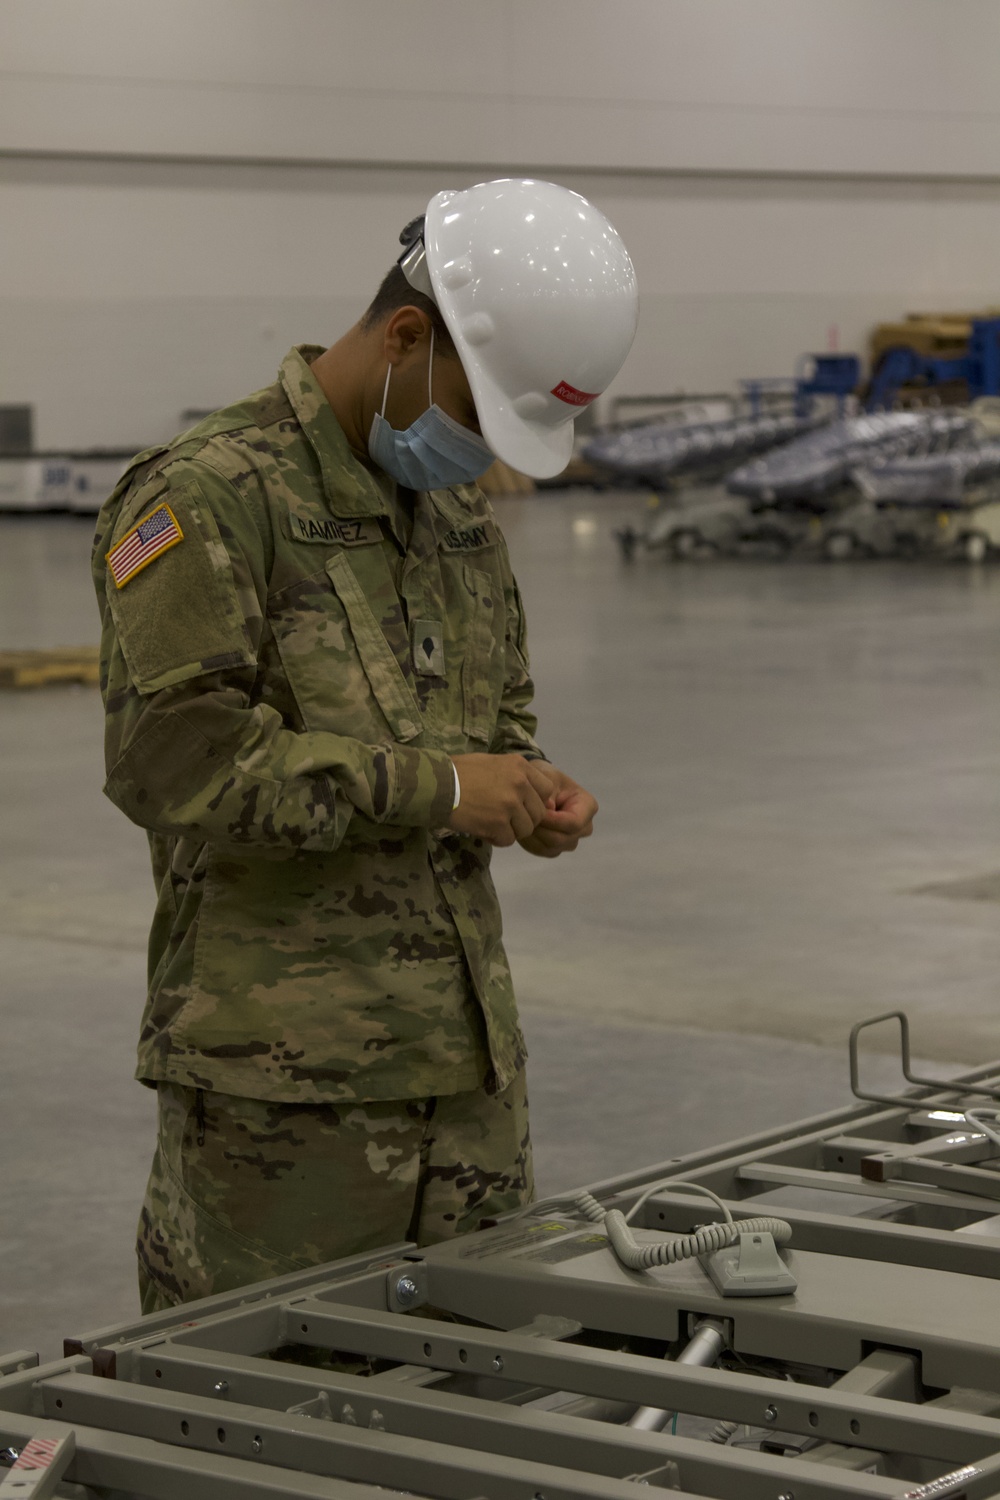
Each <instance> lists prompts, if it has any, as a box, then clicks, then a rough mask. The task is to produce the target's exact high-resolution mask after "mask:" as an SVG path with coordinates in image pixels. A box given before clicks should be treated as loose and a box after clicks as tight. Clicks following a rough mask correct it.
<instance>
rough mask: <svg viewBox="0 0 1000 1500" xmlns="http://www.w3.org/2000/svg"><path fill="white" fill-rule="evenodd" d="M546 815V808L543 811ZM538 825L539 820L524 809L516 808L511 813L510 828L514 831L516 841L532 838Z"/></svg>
mask: <svg viewBox="0 0 1000 1500" xmlns="http://www.w3.org/2000/svg"><path fill="white" fill-rule="evenodd" d="M542 812H543V813H544V808H543V809H542ZM537 824H538V819H537V818H535V817H533V816H532V815H531V813H529V812H527V811H526V810H525V809H524V808H523V807H516V808H515V809H514V811H513V812H512V813H511V818H510V826H511V828H512V829H513V830H514V838H515V839H526V838H530V837H531V835H532V834H533V833H534V831H535V828H536V826H537Z"/></svg>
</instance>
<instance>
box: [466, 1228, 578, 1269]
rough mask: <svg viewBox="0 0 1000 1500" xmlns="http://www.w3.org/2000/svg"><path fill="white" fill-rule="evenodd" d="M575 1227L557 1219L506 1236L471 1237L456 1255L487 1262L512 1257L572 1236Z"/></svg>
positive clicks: (486, 1235) (514, 1231) (512, 1231)
mask: <svg viewBox="0 0 1000 1500" xmlns="http://www.w3.org/2000/svg"><path fill="white" fill-rule="evenodd" d="M575 1227H576V1226H575V1225H573V1224H563V1223H561V1222H560V1221H559V1220H556V1219H546V1220H545V1222H544V1223H542V1224H530V1225H528V1226H527V1227H526V1228H522V1227H520V1226H518V1228H517V1229H512V1230H509V1231H508V1232H507V1233H506V1234H483V1235H470V1236H469V1238H468V1240H467V1241H466V1243H465V1244H463V1245H462V1247H461V1248H460V1249H458V1250H457V1251H456V1254H457V1255H458V1257H459V1259H460V1260H485V1259H486V1258H487V1257H488V1256H491V1255H512V1254H514V1253H515V1252H516V1251H520V1250H527V1249H531V1248H534V1247H535V1246H539V1245H548V1244H551V1237H553V1236H555V1235H563V1234H572V1233H573V1230H574V1228H575Z"/></svg>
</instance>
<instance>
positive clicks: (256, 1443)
mask: <svg viewBox="0 0 1000 1500" xmlns="http://www.w3.org/2000/svg"><path fill="white" fill-rule="evenodd" d="M263 1446H264V1439H263V1438H259V1437H255V1438H254V1440H253V1442H252V1443H251V1444H250V1447H251V1449H252V1451H253V1452H254V1453H259V1452H260V1451H261V1449H262V1448H263Z"/></svg>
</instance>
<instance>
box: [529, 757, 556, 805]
mask: <svg viewBox="0 0 1000 1500" xmlns="http://www.w3.org/2000/svg"><path fill="white" fill-rule="evenodd" d="M525 769H526V771H527V774H528V780H529V781H530V782H531V785H532V786H533V787H534V789H535V791H536V792H537V793H538V795H539V797H541V799H542V801H543V802H545V801H547V800H548V798H549V797H554V796H555V790H556V779H555V777H554V776H553V774H552V768H551V766H548V765H547V763H546V762H545V761H542V760H529V761H526V762H525Z"/></svg>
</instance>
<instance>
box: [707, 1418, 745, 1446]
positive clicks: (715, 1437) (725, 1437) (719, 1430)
mask: <svg viewBox="0 0 1000 1500" xmlns="http://www.w3.org/2000/svg"><path fill="white" fill-rule="evenodd" d="M742 1425H743V1424H742V1423H741V1422H716V1424H715V1426H714V1427H713V1428H712V1437H711V1441H712V1442H713V1443H728V1442H729V1439H730V1438H731V1437H732V1435H733V1433H734V1432H739V1430H740V1428H741V1426H742Z"/></svg>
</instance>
